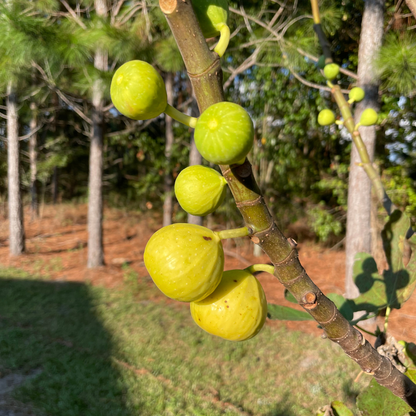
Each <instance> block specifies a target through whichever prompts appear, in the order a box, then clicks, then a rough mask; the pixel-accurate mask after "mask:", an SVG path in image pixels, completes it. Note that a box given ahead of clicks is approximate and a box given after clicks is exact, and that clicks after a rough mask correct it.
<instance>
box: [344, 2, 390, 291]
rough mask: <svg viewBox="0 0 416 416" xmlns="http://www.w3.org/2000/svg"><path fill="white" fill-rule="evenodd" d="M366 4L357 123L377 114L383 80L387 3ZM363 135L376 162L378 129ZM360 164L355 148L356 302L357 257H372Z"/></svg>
mask: <svg viewBox="0 0 416 416" xmlns="http://www.w3.org/2000/svg"><path fill="white" fill-rule="evenodd" d="M364 4H365V6H364V14H363V19H362V23H361V36H360V46H359V52H358V79H359V82H358V85H359V86H360V87H361V88H362V89H363V90H364V91H365V98H364V100H363V101H361V103H359V104H358V105H357V107H356V111H355V122H356V123H358V121H359V119H360V116H361V113H362V112H363V110H364V109H366V108H368V107H372V108H374V109H375V110H376V111H377V110H378V107H379V105H378V86H379V80H378V77H377V73H376V71H375V68H374V65H373V60H374V58H375V56H376V55H377V53H378V51H379V50H380V47H381V43H382V38H383V23H384V4H385V0H367V1H366V2H365V3H364ZM360 134H361V137H362V139H363V141H364V143H365V145H366V147H367V150H368V154H369V156H370V158H371V160H372V159H373V156H374V148H375V140H376V130H375V127H373V126H372V127H360ZM359 162H360V157H359V155H358V152H357V149H356V147H355V145H354V144H353V146H352V152H351V163H350V174H349V183H348V212H347V237H346V269H345V270H346V276H345V295H346V297H347V298H355V297H357V296H358V295H359V291H358V288H357V287H356V286H355V284H354V281H353V276H352V274H353V273H352V272H353V265H354V257H355V255H356V254H357V253H359V252H366V253H371V183H370V180H369V179H368V177H367V175H366V173H365V172H364V170H363V169H362V168H361V167H360V166H359V165H358V163H359Z"/></svg>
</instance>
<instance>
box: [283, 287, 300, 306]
mask: <svg viewBox="0 0 416 416" xmlns="http://www.w3.org/2000/svg"><path fill="white" fill-rule="evenodd" d="M285 299H286V300H287V301H289V302H292V303H298V301H297V300H296V298H295V297H294V296H293V295H292V294H291V293H290V292H289V291H288V290H287V289H285Z"/></svg>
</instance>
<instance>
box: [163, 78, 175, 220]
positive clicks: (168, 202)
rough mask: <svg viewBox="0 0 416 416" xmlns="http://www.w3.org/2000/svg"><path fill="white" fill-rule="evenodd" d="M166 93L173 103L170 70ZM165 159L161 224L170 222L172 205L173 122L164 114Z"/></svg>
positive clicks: (166, 82)
mask: <svg viewBox="0 0 416 416" xmlns="http://www.w3.org/2000/svg"><path fill="white" fill-rule="evenodd" d="M165 85H166V94H167V98H168V103H169V104H170V105H173V74H172V73H171V72H169V73H167V74H166V79H165ZM165 129H166V130H165V136H166V146H165V159H166V165H167V168H166V171H165V176H164V179H163V182H164V183H163V190H164V194H165V200H164V202H163V226H164V227H166V226H167V225H170V224H172V206H173V178H172V172H171V170H170V160H171V154H172V146H173V140H174V137H173V124H172V118H171V117H169V116H168V115H166V114H165Z"/></svg>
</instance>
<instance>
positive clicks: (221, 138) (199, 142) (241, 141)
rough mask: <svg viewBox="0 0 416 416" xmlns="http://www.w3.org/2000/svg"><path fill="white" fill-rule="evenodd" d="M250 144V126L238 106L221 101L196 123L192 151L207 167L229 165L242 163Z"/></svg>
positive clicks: (248, 117) (243, 111)
mask: <svg viewBox="0 0 416 416" xmlns="http://www.w3.org/2000/svg"><path fill="white" fill-rule="evenodd" d="M253 141H254V129H253V122H252V121H251V118H250V116H249V115H248V113H247V111H246V110H244V108H243V107H241V106H239V105H238V104H234V103H228V102H225V101H224V102H220V103H217V104H214V105H211V106H210V107H208V108H207V109H206V110H205V111H204V112H203V113H202V115H201V116H200V117H199V119H198V122H197V123H196V127H195V144H196V147H197V149H198V151H199V153H201V155H202V156H203V157H204V158H205V159H206V160H208V162H211V163H216V164H219V165H231V164H233V163H238V162H241V161H242V160H243V161H244V159H245V157H246V156H247V154H248V152H249V151H250V149H251V147H252V146H253Z"/></svg>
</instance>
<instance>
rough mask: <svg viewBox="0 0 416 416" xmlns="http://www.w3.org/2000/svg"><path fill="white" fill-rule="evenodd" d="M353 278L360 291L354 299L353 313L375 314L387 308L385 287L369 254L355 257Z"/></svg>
mask: <svg viewBox="0 0 416 416" xmlns="http://www.w3.org/2000/svg"><path fill="white" fill-rule="evenodd" d="M353 277H354V283H355V284H356V285H357V287H358V290H359V291H360V295H359V296H358V297H357V298H355V299H354V310H355V311H368V312H377V311H378V310H379V309H383V308H385V307H386V306H387V296H386V285H385V283H384V279H383V277H382V276H380V275H379V274H378V271H377V264H376V262H375V260H374V259H373V257H372V256H371V255H370V254H367V253H357V254H356V255H355V261H354V267H353Z"/></svg>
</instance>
